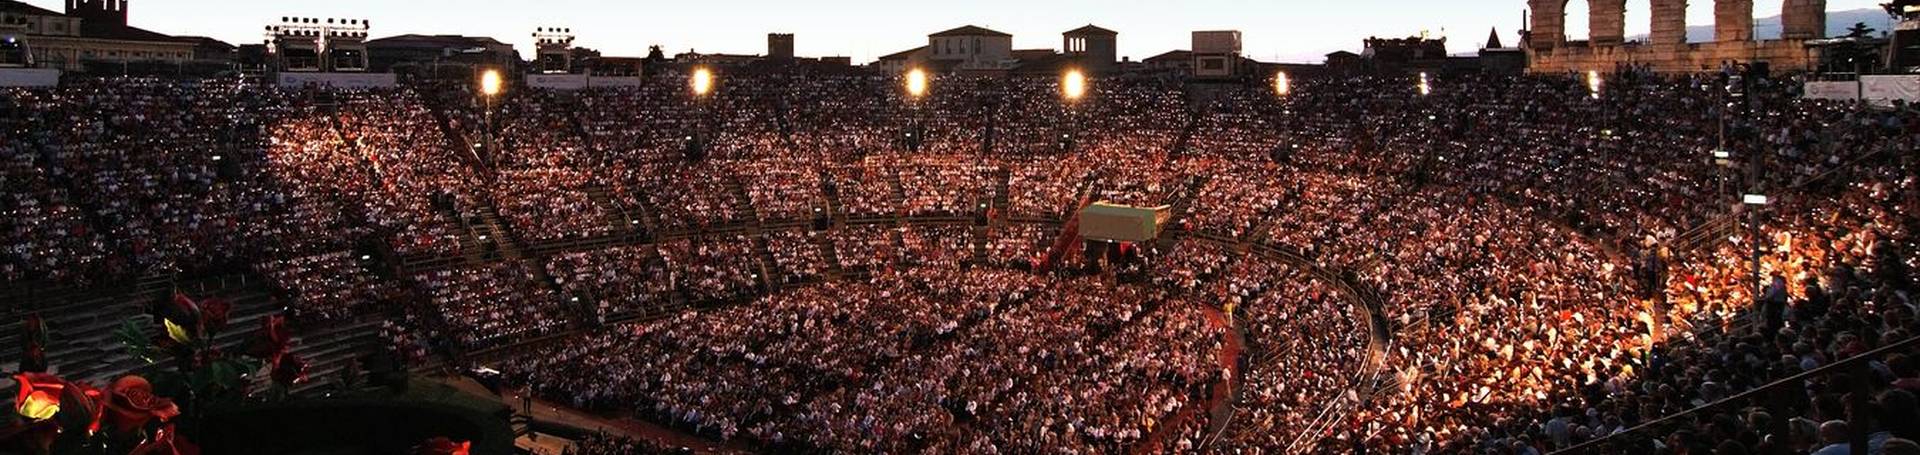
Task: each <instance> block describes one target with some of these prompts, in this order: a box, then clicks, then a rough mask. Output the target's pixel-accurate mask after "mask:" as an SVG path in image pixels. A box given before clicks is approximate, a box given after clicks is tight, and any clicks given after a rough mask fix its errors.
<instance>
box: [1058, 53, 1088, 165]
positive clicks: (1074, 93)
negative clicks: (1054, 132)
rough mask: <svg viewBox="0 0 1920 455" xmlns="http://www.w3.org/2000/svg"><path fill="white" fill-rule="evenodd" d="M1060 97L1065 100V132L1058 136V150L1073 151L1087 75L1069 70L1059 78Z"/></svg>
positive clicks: (1077, 70)
mask: <svg viewBox="0 0 1920 455" xmlns="http://www.w3.org/2000/svg"><path fill="white" fill-rule="evenodd" d="M1060 95H1061V96H1063V97H1065V98H1066V107H1067V123H1068V125H1067V132H1065V133H1061V134H1060V150H1061V151H1062V152H1071V151H1073V146H1074V142H1076V141H1075V139H1076V138H1077V137H1078V136H1079V129H1080V122H1079V118H1078V117H1079V110H1080V109H1079V102H1080V98H1081V97H1085V96H1086V95H1087V74H1086V73H1082V72H1080V70H1079V69H1069V70H1067V72H1066V74H1063V75H1061V76H1060Z"/></svg>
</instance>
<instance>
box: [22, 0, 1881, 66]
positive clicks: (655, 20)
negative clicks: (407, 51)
mask: <svg viewBox="0 0 1920 455" xmlns="http://www.w3.org/2000/svg"><path fill="white" fill-rule="evenodd" d="M25 1H26V2H27V3H31V4H34V5H38V6H41V7H44V8H47V9H53V10H56V11H57V10H60V9H61V5H62V1H63V0H25ZM1880 1H1882V0H1829V2H1828V9H1830V10H1848V9H1857V8H1878V6H1877V4H1878V3H1879V2H1880ZM131 3H132V6H131V7H130V9H131V10H132V15H133V23H134V25H136V26H139V27H142V28H147V29H151V30H154V31H157V32H161V33H168V34H175V35H206V36H212V37H215V38H219V39H221V40H225V41H227V42H230V43H235V44H244V43H258V42H261V40H262V39H263V35H262V31H263V27H264V26H266V25H268V24H270V23H277V22H278V21H279V19H280V17H281V16H307V17H322V18H326V17H338V18H351V19H368V20H370V21H372V24H373V27H374V28H373V36H374V37H382V36H391V35H397V34H404V33H424V34H465V35H481V36H491V37H494V38H497V39H500V40H501V41H505V42H507V43H511V44H514V45H515V46H516V47H518V48H519V49H520V51H521V52H522V54H523V56H524V55H530V54H531V47H532V45H533V39H532V36H531V35H532V32H533V29H534V28H535V27H540V26H560V27H571V28H572V29H573V31H574V33H575V34H576V35H579V39H578V41H576V42H575V43H576V44H577V45H579V46H584V47H590V48H594V49H599V50H601V51H602V52H604V53H606V54H607V55H622V56H638V55H644V54H645V52H646V49H647V46H649V45H653V44H659V45H661V46H663V47H664V48H665V49H666V50H667V53H668V54H669V55H671V54H673V53H677V52H684V51H687V50H688V49H695V50H699V51H701V52H722V53H740V54H759V53H764V52H765V50H766V34H767V33H768V32H785V33H794V34H795V35H796V41H797V43H796V52H797V53H798V54H800V55H802V56H825V55H846V56H852V57H853V58H854V61H855V62H856V63H865V62H868V61H871V60H872V59H873V58H874V57H877V56H880V55H885V54H889V53H893V52H896V51H900V50H905V49H909V48H912V47H916V46H920V45H924V44H926V35H927V34H928V33H933V32H937V31H940V30H945V29H948V28H952V27H956V26H960V25H966V24H973V25H980V26H984V27H987V28H991V29H995V30H999V31H1002V32H1007V33H1011V34H1013V35H1014V47H1015V48H1020V49H1025V48H1056V49H1057V48H1059V46H1060V32H1062V31H1066V30H1069V29H1073V28H1076V27H1079V26H1082V25H1086V24H1088V23H1092V24H1095V25H1099V26H1101V27H1105V28H1109V29H1113V30H1115V31H1118V32H1120V55H1122V56H1130V57H1133V58H1134V59H1135V60H1138V59H1143V58H1146V57H1150V56H1153V55H1155V54H1159V53H1161V52H1165V51H1168V50H1173V49H1185V48H1186V47H1187V46H1188V41H1189V33H1190V32H1192V31H1194V30H1223V29H1231V30H1240V31H1241V32H1242V35H1243V37H1244V40H1245V48H1246V53H1247V55H1248V56H1250V57H1253V58H1255V59H1260V60H1269V61H1283V62H1305V63H1317V62H1319V61H1320V60H1321V59H1322V58H1321V57H1320V56H1321V55H1323V54H1325V53H1327V52H1332V51H1336V50H1358V48H1359V47H1360V40H1361V39H1363V38H1366V37H1368V36H1382V37H1388V36H1411V35H1415V34H1418V33H1420V31H1422V30H1426V31H1428V32H1429V33H1430V34H1431V35H1433V36H1440V35H1441V32H1442V30H1443V29H1444V30H1445V34H1446V36H1447V37H1449V38H1450V40H1449V42H1448V46H1447V47H1448V51H1449V52H1454V53H1461V52H1471V51H1473V50H1475V49H1478V48H1479V46H1480V44H1481V43H1482V42H1484V40H1486V37H1487V30H1488V29H1489V28H1495V27H1497V28H1499V30H1500V35H1501V36H1500V38H1501V40H1503V41H1505V42H1506V43H1507V44H1508V45H1512V44H1513V43H1514V40H1515V39H1516V30H1517V29H1519V27H1520V26H1521V11H1522V10H1524V9H1525V8H1526V2H1525V1H1524V0H1451V1H1445V2H1432V1H1415V0H1339V1H1328V0H1178V1H1168V0H1158V1H1148V0H968V1H958V2H884V1H877V0H812V1H808V0H710V1H673V2H668V1H654V0H650V1H633V0H537V1H536V0H476V1H457V0H131ZM1647 3H1648V0H1629V2H1628V12H1627V20H1628V26H1627V34H1628V35H1634V34H1641V33H1646V30H1647V23H1648V21H1649V19H1648V18H1647V16H1648V13H1647V11H1646V5H1647ZM1689 3H1692V5H1691V6H1689V8H1688V11H1687V17H1688V24H1689V25H1701V24H1707V23H1710V22H1711V21H1712V15H1713V11H1712V9H1713V6H1712V1H1711V0H1694V1H1691V2H1689ZM1780 3H1781V0H1755V1H1754V11H1755V13H1754V16H1755V17H1769V16H1775V15H1778V14H1779V11H1780ZM1584 5H1585V2H1584V1H1583V0H1573V2H1572V4H1570V5H1569V6H1568V9H1569V10H1570V11H1571V10H1584V9H1585V6H1584ZM1584 17H1585V14H1584V12H1582V13H1579V14H1570V15H1569V26H1570V27H1569V28H1570V30H1569V31H1568V34H1570V35H1574V36H1575V38H1579V37H1584V36H1585V34H1586V27H1585V23H1584V22H1585V19H1584Z"/></svg>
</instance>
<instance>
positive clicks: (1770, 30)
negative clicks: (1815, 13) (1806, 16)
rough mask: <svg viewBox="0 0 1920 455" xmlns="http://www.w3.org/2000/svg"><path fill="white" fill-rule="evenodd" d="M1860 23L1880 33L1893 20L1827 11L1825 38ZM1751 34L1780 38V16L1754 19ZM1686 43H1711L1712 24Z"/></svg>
mask: <svg viewBox="0 0 1920 455" xmlns="http://www.w3.org/2000/svg"><path fill="white" fill-rule="evenodd" d="M1861 22H1865V23H1866V24H1867V26H1868V27H1873V29H1874V30H1877V31H1880V32H1886V31H1889V30H1893V18H1892V17H1890V16H1887V12H1886V11H1885V10H1881V9H1877V8H1862V9H1853V10H1846V11H1828V12H1827V36H1840V35H1845V34H1847V28H1850V27H1853V24H1856V23H1861ZM1753 34H1754V36H1755V37H1758V38H1759V39H1763V40H1769V39H1778V38H1780V16H1773V17H1767V18H1758V19H1754V20H1753ZM1627 40H1628V41H1646V40H1647V35H1634V36H1631V37H1627ZM1687 41H1688V42H1693V43H1698V42H1706V41H1713V24H1701V25H1694V26H1691V27H1687Z"/></svg>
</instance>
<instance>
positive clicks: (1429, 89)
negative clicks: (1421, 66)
mask: <svg viewBox="0 0 1920 455" xmlns="http://www.w3.org/2000/svg"><path fill="white" fill-rule="evenodd" d="M1415 87H1417V88H1419V89H1420V96H1427V95H1430V94H1433V84H1430V83H1428V82H1427V73H1426V72H1421V73H1420V84H1419V85H1416V86H1415Z"/></svg>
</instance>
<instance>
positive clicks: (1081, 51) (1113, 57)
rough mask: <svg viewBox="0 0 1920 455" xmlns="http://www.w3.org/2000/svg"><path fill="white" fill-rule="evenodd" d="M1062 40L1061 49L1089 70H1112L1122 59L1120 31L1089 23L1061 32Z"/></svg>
mask: <svg viewBox="0 0 1920 455" xmlns="http://www.w3.org/2000/svg"><path fill="white" fill-rule="evenodd" d="M1060 41H1061V43H1060V49H1061V51H1062V52H1063V53H1065V54H1066V55H1067V57H1068V58H1070V59H1071V60H1072V61H1073V62H1074V63H1077V64H1079V65H1080V66H1082V67H1084V68H1086V69H1088V70H1092V71H1107V70H1111V69H1113V66H1114V63H1116V62H1119V61H1120V32H1116V31H1113V30H1107V29H1104V28H1100V27H1096V26H1094V25H1092V24H1088V25H1087V26H1085V27H1080V28H1076V29H1073V30H1068V31H1067V32H1066V33H1062V34H1060Z"/></svg>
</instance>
